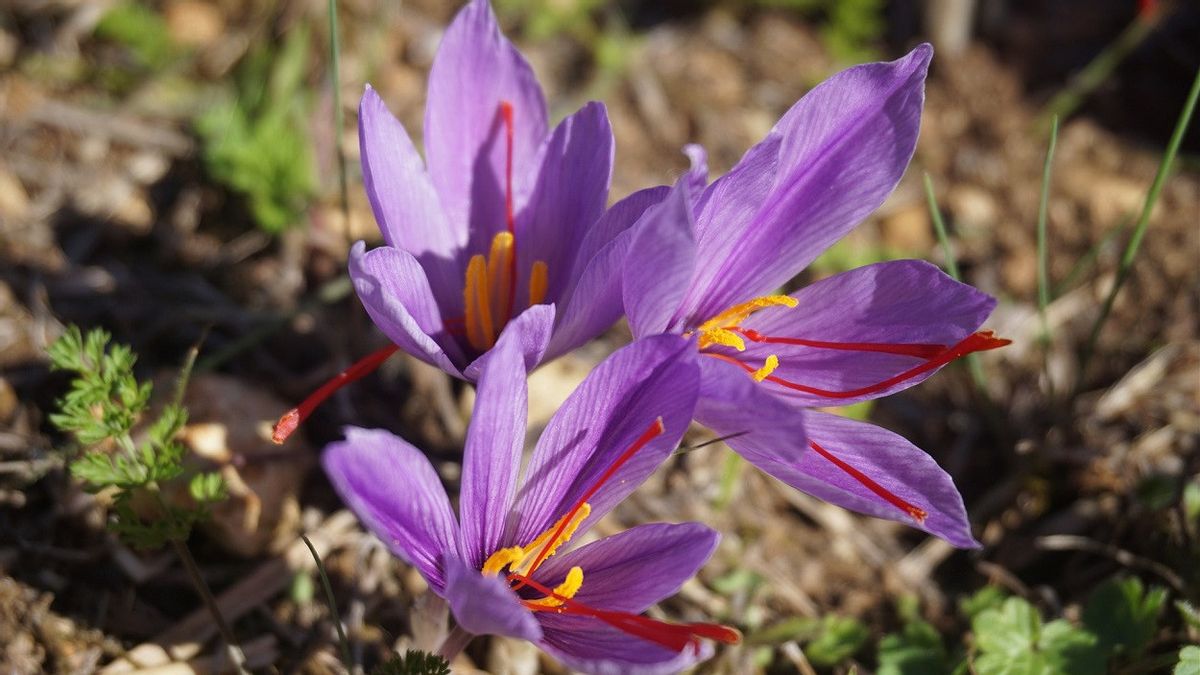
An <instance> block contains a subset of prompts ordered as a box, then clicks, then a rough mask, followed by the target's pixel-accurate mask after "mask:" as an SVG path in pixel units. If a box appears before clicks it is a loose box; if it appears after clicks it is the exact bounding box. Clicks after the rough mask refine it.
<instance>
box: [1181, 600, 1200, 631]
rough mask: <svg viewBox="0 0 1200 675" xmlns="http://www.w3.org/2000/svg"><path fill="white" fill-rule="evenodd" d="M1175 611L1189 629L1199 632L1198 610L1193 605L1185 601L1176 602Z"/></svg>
mask: <svg viewBox="0 0 1200 675" xmlns="http://www.w3.org/2000/svg"><path fill="white" fill-rule="evenodd" d="M1175 609H1176V610H1178V612H1179V616H1180V617H1181V618H1182V619H1183V622H1184V623H1186V624H1187V625H1188V627H1189V628H1191V629H1192V630H1200V610H1198V609H1196V606H1195V605H1193V604H1192V603H1190V602H1188V601H1186V600H1176V601H1175Z"/></svg>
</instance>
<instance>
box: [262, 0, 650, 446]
mask: <svg viewBox="0 0 1200 675" xmlns="http://www.w3.org/2000/svg"><path fill="white" fill-rule="evenodd" d="M358 123H359V136H358V138H359V148H360V151H361V156H362V171H363V182H364V184H365V187H366V190H367V196H368V198H369V200H370V202H371V209H372V210H373V211H374V213H375V220H376V221H377V222H378V223H379V228H380V230H381V231H382V233H383V239H384V242H385V244H386V245H385V246H381V247H379V248H376V249H373V250H370V251H368V250H367V249H366V245H365V244H364V243H363V242H359V243H357V244H355V246H354V247H353V248H352V249H351V251H350V277H351V279H352V280H353V282H354V289H355V291H356V292H357V293H358V297H359V300H361V301H362V303H363V306H364V307H365V308H366V310H367V314H369V315H370V316H371V319H372V321H374V322H375V325H376V326H378V327H379V329H380V330H381V331H383V333H384V334H385V335H386V336H387V337H388V338H389V339H390V340H391V342H392V344H390V345H388V346H387V347H384V348H383V349H380V350H378V351H376V352H374V353H373V354H370V355H369V356H367V357H365V358H364V359H362V360H361V361H359V362H358V363H356V364H354V365H353V366H351V367H350V368H349V369H347V370H346V371H345V372H343V373H340V374H339V375H338V376H337V377H336V378H334V379H333V380H331V381H330V382H329V383H328V384H327V385H326V386H324V387H321V388H320V389H318V390H317V391H316V392H314V393H313V394H312V395H311V396H310V397H309V398H308V399H306V400H305V401H304V402H303V403H301V404H300V405H299V406H297V407H296V408H294V409H293V410H290V411H288V412H287V413H286V414H285V415H284V416H283V417H282V418H281V419H280V421H279V423H278V424H277V425H276V428H275V434H274V438H275V441H276V442H277V443H282V442H283V440H284V439H286V438H287V437H288V436H289V435H290V434H291V433H292V432H293V431H294V430H295V429H296V427H297V426H298V425H299V424H300V423H301V422H302V421H304V419H306V418H307V417H308V415H309V414H310V413H311V412H312V411H313V410H314V409H315V408H316V407H317V406H318V405H320V404H321V403H322V402H323V401H324V400H325V399H326V398H328V396H329V395H330V394H332V393H333V392H334V391H335V390H336V389H337V388H338V387H340V386H342V385H344V384H346V383H348V382H351V381H354V380H356V379H358V378H360V377H362V376H364V375H366V374H367V373H369V372H371V371H372V370H374V369H375V368H376V367H378V366H379V364H380V363H382V362H383V361H384V360H386V359H387V358H388V357H389V356H391V355H392V354H393V353H395V351H396V350H398V349H400V350H404V351H405V352H407V353H409V354H412V355H413V356H415V357H417V358H419V359H421V360H423V361H425V362H427V363H430V364H432V365H434V366H437V367H438V368H441V369H442V370H444V371H446V372H447V373H449V374H451V375H453V376H455V377H458V378H461V379H465V380H470V381H473V380H474V379H475V378H476V376H477V375H478V373H479V361H478V358H479V357H480V356H481V355H482V354H485V353H487V351H488V350H489V349H490V348H491V347H492V346H493V345H494V344H495V343H496V341H497V340H498V339H499V337H500V335H501V334H502V333H504V332H505V331H515V332H517V333H519V338H518V344H519V345H520V348H521V353H522V355H523V357H524V362H525V366H526V368H527V369H529V370H532V369H533V368H534V367H536V366H537V365H538V364H539V363H540V362H542V361H544V360H549V359H552V358H555V357H557V356H560V355H562V354H564V353H566V352H568V351H570V350H572V349H574V348H575V347H578V346H579V345H581V344H583V343H585V342H587V341H588V340H590V339H591V338H593V337H595V336H596V335H598V334H599V333H600V332H602V331H603V330H604V329H606V328H607V327H609V326H611V325H612V324H613V322H615V321H616V320H617V319H618V318H619V317H620V316H621V313H622V311H623V310H622V306H621V292H620V280H621V274H620V270H621V265H622V262H623V261H624V258H625V253H626V251H627V250H628V247H629V244H630V238H631V236H632V233H631V232H630V231H629V227H630V225H632V224H633V223H634V222H635V221H636V220H637V219H638V218H639V217H640V216H641V215H642V213H643V212H644V211H645V210H646V208H647V207H649V206H651V205H652V204H654V203H656V202H657V201H659V200H661V199H662V197H663V195H664V194H665V190H663V189H661V188H652V189H649V190H643V191H641V192H636V193H634V194H632V195H630V196H629V197H627V198H625V199H623V200H621V201H620V202H618V203H617V204H615V205H613V207H612V208H610V209H608V210H607V211H606V210H605V204H606V203H607V201H608V189H609V185H610V183H611V181H612V162H613V135H612V129H611V127H610V126H609V122H608V113H607V112H606V110H605V108H604V105H603V104H601V103H599V102H595V101H593V102H591V103H588V104H586V105H585V106H583V107H582V108H581V109H580V110H579V111H578V112H576V113H574V114H573V115H570V116H568V117H567V118H566V119H564V120H563V121H562V122H561V123H559V125H558V126H557V127H555V128H554V130H553V131H550V130H549V128H548V125H547V121H546V100H545V97H544V96H543V94H542V90H541V87H540V86H538V83H537V79H536V78H535V77H534V74H533V70H532V69H531V68H530V67H529V64H528V63H527V62H526V61H525V59H524V57H522V56H521V54H520V53H519V52H518V51H517V50H516V48H515V47H513V45H512V43H510V42H509V41H508V40H507V39H505V37H504V36H503V35H502V34H501V33H500V28H499V26H498V25H497V23H496V17H495V15H494V14H493V13H492V8H491V6H490V5H489V4H488V2H487V0H472V1H471V2H470V3H468V4H467V5H466V6H465V7H464V8H463V9H462V10H461V11H459V13H458V15H457V16H456V17H455V18H454V21H453V22H452V23H451V24H450V27H449V28H448V29H447V30H446V34H445V36H444V37H443V39H442V43H441V45H440V46H439V48H438V52H437V55H436V57H435V58H434V61H433V68H432V70H431V71H430V73H429V91H428V97H427V102H426V106H425V125H424V131H425V159H424V160H422V158H421V155H420V154H419V153H418V152H417V149H416V147H415V146H414V145H413V142H412V140H411V138H410V137H409V135H408V132H407V131H406V130H405V129H404V126H403V125H402V124H401V123H400V121H399V120H397V119H396V118H395V116H393V115H392V113H391V112H390V111H389V110H388V108H387V105H386V104H384V102H383V100H382V99H380V98H379V95H378V94H376V93H375V90H374V89H372V88H371V87H370V86H369V85H368V86H367V89H366V93H365V94H364V95H363V98H362V101H361V103H360V104H359V109H358Z"/></svg>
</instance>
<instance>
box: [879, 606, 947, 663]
mask: <svg viewBox="0 0 1200 675" xmlns="http://www.w3.org/2000/svg"><path fill="white" fill-rule="evenodd" d="M919 609H920V608H919V607H918V606H917V602H916V600H915V599H914V598H906V599H904V600H902V601H901V602H900V603H899V607H898V610H899V614H900V618H901V619H902V620H903V621H904V626H903V628H901V629H900V632H898V633H893V634H891V635H886V636H884V638H883V639H882V640H880V641H879V652H878V660H879V667H878V669H877V670H876V673H877V674H878V675H920V674H932V673H948V672H950V671H951V670H952V669H953V660H952V659H951V656H950V654H949V652H948V651H947V650H946V645H945V644H943V642H942V636H941V635H939V634H938V632H937V629H935V628H934V627H933V626H931V625H930V624H929V623H928V622H926V621H925V620H924V619H922V618H921V615H920V612H919ZM960 660H961V657H960Z"/></svg>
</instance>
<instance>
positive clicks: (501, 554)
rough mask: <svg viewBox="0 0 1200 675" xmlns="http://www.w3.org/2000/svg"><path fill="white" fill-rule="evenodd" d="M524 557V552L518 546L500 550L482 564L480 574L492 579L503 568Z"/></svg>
mask: <svg viewBox="0 0 1200 675" xmlns="http://www.w3.org/2000/svg"><path fill="white" fill-rule="evenodd" d="M524 556H525V550H524V549H522V548H521V547H520V546H510V547H509V548H502V549H500V550H499V551H496V552H495V553H493V554H491V555H490V556H488V559H487V560H485V561H484V563H483V569H482V570H480V573H482V574H483V576H485V577H494V576H496V575H497V574H499V573H500V572H501V571H502V570H503V569H504V568H505V567H508V566H509V565H511V564H512V563H515V562H516V561H518V560H520V559H521V558H522V557H524Z"/></svg>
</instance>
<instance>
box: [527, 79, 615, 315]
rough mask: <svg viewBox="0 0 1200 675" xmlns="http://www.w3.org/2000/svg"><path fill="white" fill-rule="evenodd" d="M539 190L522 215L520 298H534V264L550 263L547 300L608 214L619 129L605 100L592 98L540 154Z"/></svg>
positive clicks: (556, 131)
mask: <svg viewBox="0 0 1200 675" xmlns="http://www.w3.org/2000/svg"><path fill="white" fill-rule="evenodd" d="M538 160H539V164H538V169H537V172H536V179H535V182H534V186H533V192H532V193H531V194H530V196H529V201H528V202H527V203H526V205H525V208H524V209H523V210H522V211H521V213H520V215H519V216H518V218H517V225H516V242H517V259H518V265H517V268H518V269H519V270H521V271H522V275H523V276H522V278H523V279H525V281H524V282H523V283H521V284H520V285H519V286H518V288H519V294H518V298H517V300H518V302H522V304H528V297H529V295H528V270H529V269H531V268H532V266H533V264H534V261H538V260H540V261H542V262H544V263H546V265H547V267H548V270H549V274H548V276H547V280H548V284H547V288H548V293H547V295H546V298H545V301H546V302H557V301H558V300H559V299H560V298H561V297H562V296H561V295H560V292H561V291H562V289H563V288H564V286H566V285H567V282H568V280H569V278H570V275H571V273H572V271H573V269H574V267H575V260H576V255H577V253H578V252H579V249H580V244H581V243H582V242H583V239H584V237H585V235H586V233H587V232H588V230H589V229H590V228H591V227H592V226H593V225H594V224H595V223H596V221H597V220H599V219H600V216H601V215H603V214H604V206H605V204H606V202H607V201H608V188H609V185H610V184H611V183H612V162H613V135H612V127H610V126H609V123H608V113H607V112H606V111H605V109H604V105H603V104H601V103H597V102H591V103H588V104H587V105H585V106H583V108H581V109H580V110H579V111H578V112H576V113H575V114H573V115H570V116H569V117H567V118H566V119H564V120H563V121H562V122H561V123H559V125H558V126H557V127H556V128H555V129H554V133H552V134H551V135H550V138H549V139H547V140H546V143H545V145H543V146H542V148H541V151H540V152H539V156H538Z"/></svg>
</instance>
